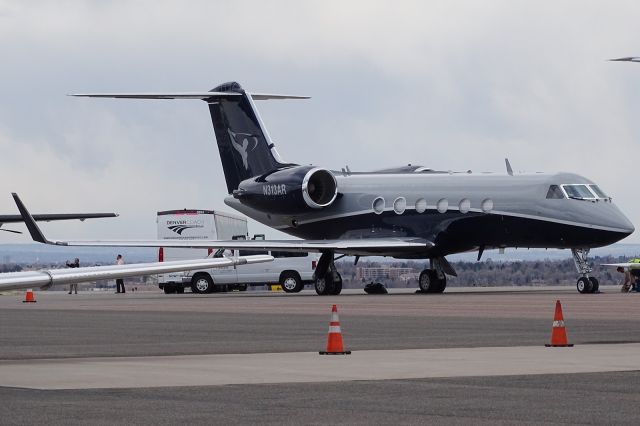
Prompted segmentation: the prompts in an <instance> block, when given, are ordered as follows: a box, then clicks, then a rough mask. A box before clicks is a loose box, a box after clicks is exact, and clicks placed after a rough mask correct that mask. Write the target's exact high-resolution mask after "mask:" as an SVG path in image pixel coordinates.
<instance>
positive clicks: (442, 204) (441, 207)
mask: <svg viewBox="0 0 640 426" xmlns="http://www.w3.org/2000/svg"><path fill="white" fill-rule="evenodd" d="M436 208H437V209H438V211H439V212H440V213H446V212H447V209H448V208H449V200H447V199H446V198H441V199H439V200H438V203H437V204H436Z"/></svg>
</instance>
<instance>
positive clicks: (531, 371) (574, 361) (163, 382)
mask: <svg viewBox="0 0 640 426" xmlns="http://www.w3.org/2000/svg"><path fill="white" fill-rule="evenodd" d="M319 346H321V344H319ZM347 349H348V348H347ZM639 353H640V343H630V344H620V345H610V344H607V345H580V346H576V347H573V348H545V347H543V346H542V345H540V346H517V347H481V348H452V349H408V350H387V351H385V350H382V351H380V350H376V351H356V352H354V353H353V354H352V355H347V356H331V357H323V356H320V355H318V352H288V353H262V354H227V355H185V356H157V357H122V358H71V359H44V360H29V361H0V386H4V387H19V388H30V389H51V390H53V389H100V388H150V387H171V386H218V385H230V384H258V383H315V382H336V381H355V380H390V379H421V378H436V377H471V376H508V375H535V374H568V373H597V372H613V371H636V370H638V369H639V368H638V363H637V358H638V354H639Z"/></svg>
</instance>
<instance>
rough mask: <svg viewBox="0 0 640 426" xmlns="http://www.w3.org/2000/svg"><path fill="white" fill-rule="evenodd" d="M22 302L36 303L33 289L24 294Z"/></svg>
mask: <svg viewBox="0 0 640 426" xmlns="http://www.w3.org/2000/svg"><path fill="white" fill-rule="evenodd" d="M22 303H36V298H35V297H34V296H33V290H31V289H29V290H27V292H26V293H25V294H24V300H23V301H22Z"/></svg>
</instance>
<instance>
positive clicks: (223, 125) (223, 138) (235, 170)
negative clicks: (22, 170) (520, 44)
mask: <svg viewBox="0 0 640 426" xmlns="http://www.w3.org/2000/svg"><path fill="white" fill-rule="evenodd" d="M72 96H82V97H91V98H124V99H202V100H204V101H206V102H207V103H208V104H209V111H210V112H211V120H212V121H213V129H214V130H215V132H216V139H217V141H218V149H219V150H220V159H221V160H222V167H223V169H224V176H225V179H226V181H227V189H228V191H229V194H231V193H232V192H233V190H234V189H237V188H238V184H239V183H240V182H242V181H243V180H245V179H248V178H251V177H254V176H259V175H262V174H265V173H268V172H270V171H273V170H276V169H279V168H282V167H285V166H291V165H293V164H285V163H283V162H282V161H281V160H280V157H279V156H278V152H277V151H276V149H275V147H274V146H273V143H272V142H271V139H270V138H269V134H268V133H267V131H266V129H265V128H264V125H263V124H262V121H261V120H260V116H259V115H258V111H257V109H256V107H255V105H254V103H253V101H254V100H266V99H308V96H290V95H270V94H259V93H247V92H245V90H244V89H243V88H242V86H240V85H239V84H238V83H235V82H231V83H224V84H221V85H220V86H218V87H216V88H215V89H213V90H211V91H209V92H178V93H78V94H74V95H72Z"/></svg>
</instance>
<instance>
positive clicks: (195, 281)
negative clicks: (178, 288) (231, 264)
mask: <svg viewBox="0 0 640 426" xmlns="http://www.w3.org/2000/svg"><path fill="white" fill-rule="evenodd" d="M212 290H213V280H212V279H211V277H210V276H209V274H196V275H194V276H193V278H192V279H191V291H192V292H194V293H197V294H206V293H211V291H212Z"/></svg>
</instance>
